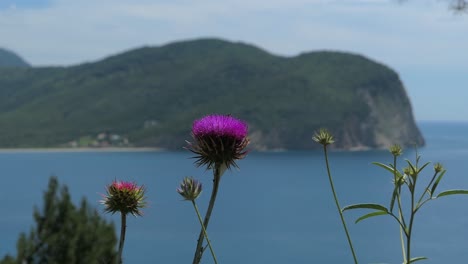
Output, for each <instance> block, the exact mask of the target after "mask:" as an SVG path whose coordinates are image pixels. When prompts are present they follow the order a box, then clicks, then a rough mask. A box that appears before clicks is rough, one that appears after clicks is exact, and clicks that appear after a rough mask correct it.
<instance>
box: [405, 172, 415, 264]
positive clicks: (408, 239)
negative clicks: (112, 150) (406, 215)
mask: <svg viewBox="0 0 468 264" xmlns="http://www.w3.org/2000/svg"><path fill="white" fill-rule="evenodd" d="M417 177H418V175H416V176H415V179H414V184H413V190H412V192H411V217H410V222H409V226H408V234H407V236H406V252H407V253H408V258H407V262H406V263H407V264H409V263H410V261H411V233H412V231H413V221H414V216H415V214H416V210H415V209H414V192H415V190H416V179H417Z"/></svg>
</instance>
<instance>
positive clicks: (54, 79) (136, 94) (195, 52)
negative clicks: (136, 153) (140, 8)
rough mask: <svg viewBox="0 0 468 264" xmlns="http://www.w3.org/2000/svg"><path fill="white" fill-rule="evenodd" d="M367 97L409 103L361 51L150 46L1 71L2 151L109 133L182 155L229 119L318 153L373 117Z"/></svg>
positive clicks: (212, 43) (396, 107)
mask: <svg viewBox="0 0 468 264" xmlns="http://www.w3.org/2000/svg"><path fill="white" fill-rule="evenodd" d="M363 93H364V94H366V95H369V96H373V97H375V98H377V99H378V102H377V103H379V104H384V105H385V112H386V113H388V114H389V115H393V114H392V113H394V111H396V112H401V111H406V110H405V109H407V108H406V107H407V105H409V101H408V99H407V97H406V93H405V91H404V88H403V86H402V84H401V82H400V80H399V78H398V75H397V74H396V73H395V72H394V71H392V70H390V69H389V68H388V67H386V66H384V65H381V64H378V63H376V62H373V61H371V60H369V59H367V58H365V57H362V56H358V55H353V54H348V53H340V52H311V53H306V54H301V55H299V56H296V57H291V58H286V57H280V56H274V55H271V54H269V53H267V52H265V51H263V50H261V49H258V48H256V47H253V46H250V45H246V44H242V43H231V42H226V41H222V40H217V39H202V40H195V41H187V42H179V43H173V44H169V45H165V46H162V47H152V48H150V47H144V48H140V49H136V50H132V51H129V52H125V53H123V54H119V55H116V56H112V57H110V58H107V59H105V60H102V61H98V62H95V63H87V64H82V65H77V66H72V67H48V68H29V69H0V127H2V130H1V131H0V147H51V146H60V145H61V144H65V143H67V142H70V141H72V140H78V139H80V138H83V137H87V136H90V137H95V136H96V135H97V134H98V133H101V132H105V131H108V132H110V133H116V134H119V135H122V136H128V138H129V140H130V142H131V143H134V144H135V145H136V146H158V147H164V148H169V149H181V147H182V146H183V142H184V140H186V139H187V135H189V133H190V124H191V122H192V121H193V120H194V119H196V118H200V117H201V116H203V115H207V114H211V113H221V114H233V115H235V116H237V117H239V118H241V119H243V120H246V121H247V122H248V123H249V124H251V127H250V131H251V132H252V133H256V134H257V135H258V136H257V138H258V140H256V142H258V144H260V145H264V146H267V147H268V146H274V147H276V148H295V149H310V148H316V147H317V146H316V145H315V144H313V142H309V141H308V139H309V138H310V135H311V134H312V132H313V131H314V130H316V129H318V128H320V127H327V128H328V129H330V131H331V132H333V133H334V134H335V135H336V136H337V137H338V138H345V136H343V134H344V133H346V129H347V128H346V126H352V124H358V123H360V122H363V121H365V120H367V119H366V118H368V117H369V112H370V111H369V106H368V103H367V102H366V97H365V96H363ZM409 111H410V110H409ZM147 123H149V124H152V125H151V126H146V125H145V124H147ZM358 127H359V126H358ZM355 130H356V131H360V130H359V128H356V129H355ZM383 131H387V130H383ZM358 133H361V132H358ZM353 136H354V137H356V135H354V134H353ZM357 136H359V137H361V138H364V139H367V140H369V141H370V142H371V141H372V140H373V138H372V137H371V136H365V135H357ZM343 142H344V140H342V141H341V142H337V145H336V146H337V147H339V146H340V144H343ZM254 147H255V146H254Z"/></svg>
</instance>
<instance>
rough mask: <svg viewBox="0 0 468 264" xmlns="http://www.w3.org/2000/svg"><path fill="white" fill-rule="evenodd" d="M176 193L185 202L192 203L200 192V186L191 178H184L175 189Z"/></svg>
mask: <svg viewBox="0 0 468 264" xmlns="http://www.w3.org/2000/svg"><path fill="white" fill-rule="evenodd" d="M177 192H178V193H179V194H180V195H182V197H184V199H185V200H188V201H194V200H195V199H197V198H198V196H199V195H200V193H201V192H202V184H201V183H200V182H199V181H198V180H195V179H194V178H192V177H185V178H184V180H183V181H182V182H181V183H180V187H179V188H177Z"/></svg>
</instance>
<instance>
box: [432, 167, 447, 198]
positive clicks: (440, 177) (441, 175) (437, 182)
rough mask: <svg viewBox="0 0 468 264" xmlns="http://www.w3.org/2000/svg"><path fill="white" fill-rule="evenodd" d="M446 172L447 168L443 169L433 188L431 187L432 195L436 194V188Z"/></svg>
mask: <svg viewBox="0 0 468 264" xmlns="http://www.w3.org/2000/svg"><path fill="white" fill-rule="evenodd" d="M445 172H446V170H444V171H442V172H441V173H440V175H439V177H437V180H436V181H435V182H434V184H433V185H432V189H431V195H432V194H434V192H435V190H436V188H437V185H439V182H440V180H442V177H444V175H445Z"/></svg>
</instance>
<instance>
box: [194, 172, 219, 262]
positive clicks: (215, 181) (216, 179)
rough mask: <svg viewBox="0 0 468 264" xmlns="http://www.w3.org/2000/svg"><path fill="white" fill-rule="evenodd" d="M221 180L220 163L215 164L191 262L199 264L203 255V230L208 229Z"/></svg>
mask: <svg viewBox="0 0 468 264" xmlns="http://www.w3.org/2000/svg"><path fill="white" fill-rule="evenodd" d="M220 180H221V164H215V167H214V169H213V190H212V192H211V198H210V202H209V204H208V209H207V211H206V215H205V220H204V221H203V225H202V228H201V230H200V235H199V236H198V243H197V248H196V249H195V255H194V256H193V262H192V263H193V264H199V263H200V261H201V259H202V256H203V239H204V237H205V236H204V230H205V231H206V229H208V223H209V222H210V217H211V212H212V211H213V207H214V204H215V200H216V196H217V194H218V187H219V182H220Z"/></svg>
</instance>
